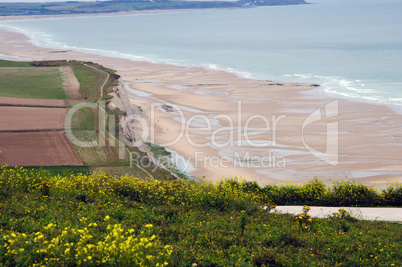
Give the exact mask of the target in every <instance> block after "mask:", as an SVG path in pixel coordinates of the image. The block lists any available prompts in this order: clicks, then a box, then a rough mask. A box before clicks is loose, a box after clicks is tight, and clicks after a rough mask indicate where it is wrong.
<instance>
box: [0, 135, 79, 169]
mask: <svg viewBox="0 0 402 267" xmlns="http://www.w3.org/2000/svg"><path fill="white" fill-rule="evenodd" d="M0 151H2V154H1V157H0V161H2V162H0V165H3V164H7V165H9V166H38V165H44V166H60V165H82V161H81V159H80V157H79V156H78V154H77V152H76V151H75V149H74V147H73V145H72V144H71V143H70V141H69V140H68V138H67V136H66V135H65V133H64V132H62V131H54V132H19V133H18V132H3V133H0Z"/></svg>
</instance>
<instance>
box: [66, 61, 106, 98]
mask: <svg viewBox="0 0 402 267" xmlns="http://www.w3.org/2000/svg"><path fill="white" fill-rule="evenodd" d="M73 70H74V74H75V76H76V77H77V80H78V82H79V83H80V93H81V95H82V96H83V97H84V98H85V99H90V100H94V99H97V98H99V96H100V94H99V87H100V86H101V85H102V82H103V80H104V79H105V78H104V77H103V75H100V73H98V71H96V70H94V69H91V68H89V67H87V66H85V65H83V64H81V65H74V66H73Z"/></svg>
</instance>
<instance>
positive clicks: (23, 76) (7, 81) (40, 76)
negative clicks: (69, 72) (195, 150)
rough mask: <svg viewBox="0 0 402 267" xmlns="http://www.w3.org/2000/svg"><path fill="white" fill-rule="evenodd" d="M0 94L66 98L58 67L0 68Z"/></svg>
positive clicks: (22, 96)
mask: <svg viewBox="0 0 402 267" xmlns="http://www.w3.org/2000/svg"><path fill="white" fill-rule="evenodd" d="M0 80H1V83H0V96H6V97H19V98H35V99H66V94H65V92H64V90H63V86H62V80H61V77H60V73H59V70H58V68H53V67H49V68H48V67H45V68H32V67H4V68H0Z"/></svg>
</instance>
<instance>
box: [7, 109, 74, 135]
mask: <svg viewBox="0 0 402 267" xmlns="http://www.w3.org/2000/svg"><path fill="white" fill-rule="evenodd" d="M0 114H1V116H0V131H28V130H31V131H32V130H51V129H55V130H60V129H64V118H65V117H66V109H65V108H37V107H1V106H0Z"/></svg>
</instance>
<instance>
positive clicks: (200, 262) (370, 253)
mask: <svg viewBox="0 0 402 267" xmlns="http://www.w3.org/2000/svg"><path fill="white" fill-rule="evenodd" d="M0 184H1V187H0V224H1V227H0V262H1V263H0V264H1V265H4V266H16V265H29V266H32V265H52V266H56V265H57V266H76V265H86V266H106V265H107V266H111V265H114V266H162V265H165V266H166V265H167V266H336V265H347V266H398V264H400V251H401V250H402V244H401V242H400V240H401V239H402V231H401V230H402V225H400V224H396V223H386V222H375V221H373V222H371V221H360V220H353V219H349V218H348V216H347V214H345V213H344V212H343V211H339V212H338V213H336V214H333V215H332V216H329V217H328V218H325V219H314V222H313V223H314V225H313V227H310V225H309V223H310V222H309V219H311V218H310V217H309V216H308V207H305V208H304V211H303V212H302V213H301V215H299V216H301V218H300V219H297V218H295V216H293V215H286V214H285V215H283V214H277V213H272V212H267V211H264V210H263V209H261V208H260V207H261V206H262V205H267V204H269V206H270V207H272V206H273V204H272V203H265V201H264V200H263V199H262V198H261V196H260V195H259V194H257V193H252V192H249V191H245V188H244V187H239V182H238V181H235V180H227V181H222V182H221V183H217V184H210V183H204V182H186V181H182V182H174V181H165V182H158V181H151V180H140V179H137V178H135V177H133V176H128V175H127V176H123V177H110V176H107V175H105V174H103V173H97V174H91V175H84V174H73V175H66V176H52V175H50V174H49V173H48V172H46V171H43V170H42V171H33V170H26V169H22V168H0ZM302 214H304V215H302ZM305 226H307V227H305Z"/></svg>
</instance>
